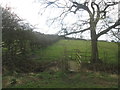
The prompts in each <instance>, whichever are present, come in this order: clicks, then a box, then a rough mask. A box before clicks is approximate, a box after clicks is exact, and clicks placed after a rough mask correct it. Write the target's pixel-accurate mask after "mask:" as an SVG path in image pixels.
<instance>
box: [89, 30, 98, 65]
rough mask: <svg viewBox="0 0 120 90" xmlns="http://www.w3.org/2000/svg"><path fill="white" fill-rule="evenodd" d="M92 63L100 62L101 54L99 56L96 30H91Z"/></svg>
mask: <svg viewBox="0 0 120 90" xmlns="http://www.w3.org/2000/svg"><path fill="white" fill-rule="evenodd" d="M91 46H92V50H91V62H92V63H98V62H99V54H98V46H97V35H96V31H95V28H92V30H91Z"/></svg>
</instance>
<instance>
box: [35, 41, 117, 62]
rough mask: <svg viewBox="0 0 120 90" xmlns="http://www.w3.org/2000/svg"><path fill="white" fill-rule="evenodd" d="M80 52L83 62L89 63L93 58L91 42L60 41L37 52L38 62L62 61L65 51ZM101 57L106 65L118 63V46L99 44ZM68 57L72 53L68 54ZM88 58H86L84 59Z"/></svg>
mask: <svg viewBox="0 0 120 90" xmlns="http://www.w3.org/2000/svg"><path fill="white" fill-rule="evenodd" d="M74 49H79V50H80V52H81V53H80V55H81V56H82V58H81V60H82V61H89V60H90V56H91V42H90V41H83V40H60V41H58V42H56V43H55V44H53V45H51V46H48V47H47V48H45V49H41V50H37V51H36V54H37V55H38V56H39V57H38V58H37V60H41V61H42V60H60V59H61V58H63V56H64V55H65V51H74ZM98 49H99V56H100V59H102V60H103V61H104V62H106V63H114V64H117V63H118V46H117V44H115V43H112V42H98ZM67 55H68V57H70V56H72V57H73V58H74V57H75V56H74V55H71V53H70V52H69V53H67ZM84 56H86V57H84Z"/></svg>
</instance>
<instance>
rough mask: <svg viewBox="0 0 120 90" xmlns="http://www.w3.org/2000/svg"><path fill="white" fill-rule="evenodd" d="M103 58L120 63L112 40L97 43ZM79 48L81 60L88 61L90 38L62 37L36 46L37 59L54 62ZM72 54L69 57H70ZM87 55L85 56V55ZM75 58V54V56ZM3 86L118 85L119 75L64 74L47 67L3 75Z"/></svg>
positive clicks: (116, 48) (81, 86)
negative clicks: (36, 70)
mask: <svg viewBox="0 0 120 90" xmlns="http://www.w3.org/2000/svg"><path fill="white" fill-rule="evenodd" d="M98 47H99V54H100V58H101V59H102V60H104V62H107V63H114V64H117V62H118V60H117V59H118V58H117V57H118V47H117V44H115V43H111V42H98ZM74 49H79V51H80V55H81V56H82V57H81V60H82V61H89V59H90V52H91V43H90V41H83V40H60V41H58V42H56V43H54V44H53V45H51V46H49V47H47V48H44V49H37V50H36V51H34V52H33V56H32V58H31V59H33V60H34V61H35V62H42V63H43V62H52V61H55V60H61V58H63V57H64V56H65V52H67V51H72V52H74ZM71 56H72V55H71V53H67V57H68V58H71ZM85 56H86V57H85ZM72 57H74V55H73V56H72ZM3 87H8V88H118V75H117V74H110V73H105V72H94V71H90V70H82V71H80V72H73V73H70V72H69V73H68V72H67V73H64V72H61V71H56V72H55V71H52V70H49V69H48V70H46V71H43V72H37V73H36V72H31V73H13V74H12V75H6V76H3Z"/></svg>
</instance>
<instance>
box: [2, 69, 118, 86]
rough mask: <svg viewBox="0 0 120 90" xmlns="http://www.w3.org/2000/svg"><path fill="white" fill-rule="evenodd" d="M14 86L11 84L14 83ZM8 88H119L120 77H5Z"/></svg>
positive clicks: (48, 74)
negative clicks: (119, 79) (119, 78)
mask: <svg viewBox="0 0 120 90" xmlns="http://www.w3.org/2000/svg"><path fill="white" fill-rule="evenodd" d="M13 81H14V82H15V83H14V84H10V83H12V82H13ZM3 83H4V84H3V87H8V88H118V77H117V76H116V75H110V74H106V73H98V72H97V73H95V72H80V73H63V72H52V73H51V72H50V71H46V72H41V73H27V74H21V75H20V74H16V75H14V76H9V77H8V76H6V77H3Z"/></svg>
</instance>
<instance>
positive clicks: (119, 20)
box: [97, 18, 120, 38]
mask: <svg viewBox="0 0 120 90" xmlns="http://www.w3.org/2000/svg"><path fill="white" fill-rule="evenodd" d="M119 25H120V18H119V19H118V20H117V22H116V23H115V24H114V25H112V26H110V27H108V28H107V29H105V30H103V31H102V32H100V33H98V34H97V38H99V37H100V36H101V35H103V34H106V33H107V32H109V31H110V30H111V29H112V28H115V27H117V26H119Z"/></svg>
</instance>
